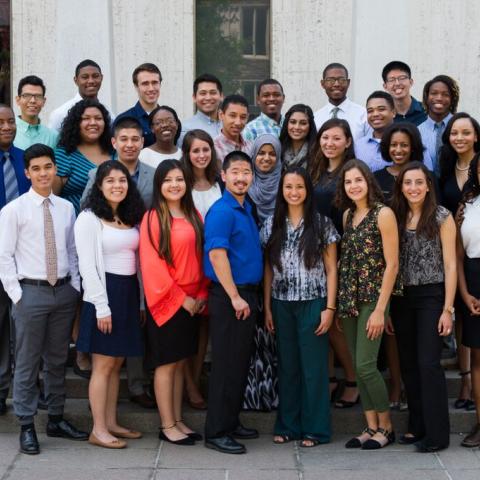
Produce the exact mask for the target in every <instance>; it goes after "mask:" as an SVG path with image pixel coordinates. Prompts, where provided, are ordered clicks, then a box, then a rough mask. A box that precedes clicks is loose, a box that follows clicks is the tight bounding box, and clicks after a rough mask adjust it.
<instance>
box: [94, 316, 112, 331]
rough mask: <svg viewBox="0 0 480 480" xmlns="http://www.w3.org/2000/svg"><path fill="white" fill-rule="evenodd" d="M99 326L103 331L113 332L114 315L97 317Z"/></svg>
mask: <svg viewBox="0 0 480 480" xmlns="http://www.w3.org/2000/svg"><path fill="white" fill-rule="evenodd" d="M97 327H98V329H99V330H100V331H101V332H102V333H112V316H111V315H109V316H108V317H102V318H97Z"/></svg>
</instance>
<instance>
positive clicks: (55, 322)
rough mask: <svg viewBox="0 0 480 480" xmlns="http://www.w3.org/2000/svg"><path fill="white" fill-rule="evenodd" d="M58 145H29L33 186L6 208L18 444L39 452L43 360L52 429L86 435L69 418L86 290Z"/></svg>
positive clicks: (5, 278)
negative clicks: (59, 175)
mask: <svg viewBox="0 0 480 480" xmlns="http://www.w3.org/2000/svg"><path fill="white" fill-rule="evenodd" d="M55 174H56V167H55V155H54V153H53V150H52V149H51V148H50V147H48V146H46V145H41V144H38V143H37V144H34V145H32V146H31V147H29V148H28V149H27V150H26V151H25V175H26V176H27V178H28V179H29V180H30V181H31V183H32V187H31V188H30V190H29V191H28V192H27V193H24V194H23V195H21V196H20V197H18V198H17V199H15V200H13V201H11V202H10V203H8V204H7V205H6V206H5V207H4V208H3V209H2V211H1V212H0V231H2V232H6V231H8V232H9V234H8V235H1V236H0V279H1V281H2V283H3V286H4V288H5V291H6V292H7V294H8V296H9V297H10V299H11V300H12V305H13V310H12V316H13V320H14V326H15V375H14V380H13V408H14V410H15V414H16V415H17V418H18V420H19V423H20V426H21V433H20V451H21V452H22V453H27V454H30V455H32V454H37V453H39V452H40V448H39V444H38V439H37V436H36V433H35V425H34V417H35V415H36V413H37V407H38V397H39V389H38V386H37V377H38V372H39V368H40V361H41V359H42V358H43V361H44V369H43V374H44V392H45V398H46V403H47V407H48V423H47V435H48V436H51V437H63V438H68V439H71V440H87V439H88V434H87V433H86V432H81V431H79V430H77V429H76V428H75V427H74V426H73V425H72V424H71V423H69V422H68V421H66V420H65V419H64V418H63V410H64V404H65V363H66V361H67V355H68V344H69V340H70V334H71V329H72V324H73V318H74V315H75V311H76V306H77V301H78V298H79V292H80V276H79V273H78V265H77V255H76V250H75V243H74V236H73V225H74V222H75V212H74V210H73V206H72V204H71V203H70V202H67V201H66V200H64V199H62V198H60V197H57V196H56V195H54V194H53V193H52V184H53V180H54V178H55Z"/></svg>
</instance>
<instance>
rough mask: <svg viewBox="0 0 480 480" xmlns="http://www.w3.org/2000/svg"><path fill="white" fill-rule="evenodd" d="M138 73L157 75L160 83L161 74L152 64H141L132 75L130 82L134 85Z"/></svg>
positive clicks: (136, 83)
mask: <svg viewBox="0 0 480 480" xmlns="http://www.w3.org/2000/svg"><path fill="white" fill-rule="evenodd" d="M140 72H150V73H157V74H158V76H159V77H160V82H161V81H162V73H161V72H160V69H159V68H158V67H157V66H156V65H155V64H154V63H142V64H141V65H139V66H138V67H137V68H136V69H135V70H134V71H133V73H132V81H133V84H134V85H138V74H139V73H140Z"/></svg>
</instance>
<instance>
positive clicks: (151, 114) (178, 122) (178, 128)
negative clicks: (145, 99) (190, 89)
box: [148, 105, 182, 145]
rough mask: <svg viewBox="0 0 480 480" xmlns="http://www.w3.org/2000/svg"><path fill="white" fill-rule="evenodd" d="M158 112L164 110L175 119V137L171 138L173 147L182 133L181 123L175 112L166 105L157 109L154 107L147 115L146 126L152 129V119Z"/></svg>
mask: <svg viewBox="0 0 480 480" xmlns="http://www.w3.org/2000/svg"><path fill="white" fill-rule="evenodd" d="M160 110H166V111H167V112H170V113H171V114H172V115H173V118H174V119H175V123H176V124H177V133H176V134H175V137H173V143H174V145H176V144H177V140H178V139H179V138H180V134H181V133H182V122H181V121H180V119H179V118H178V115H177V112H176V111H175V110H174V109H173V108H172V107H169V106H168V105H160V106H158V107H155V108H154V109H153V110H152V111H151V112H150V114H149V115H148V124H149V125H150V128H152V125H153V119H154V118H155V115H156V114H157V112H159V111H160Z"/></svg>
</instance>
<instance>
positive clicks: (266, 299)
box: [263, 257, 275, 333]
mask: <svg viewBox="0 0 480 480" xmlns="http://www.w3.org/2000/svg"><path fill="white" fill-rule="evenodd" d="M272 279H273V271H272V266H271V265H270V261H269V260H268V258H266V257H265V267H264V269H263V310H264V314H265V328H266V329H267V330H268V331H269V332H270V333H275V326H274V324H273V317H272Z"/></svg>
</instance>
